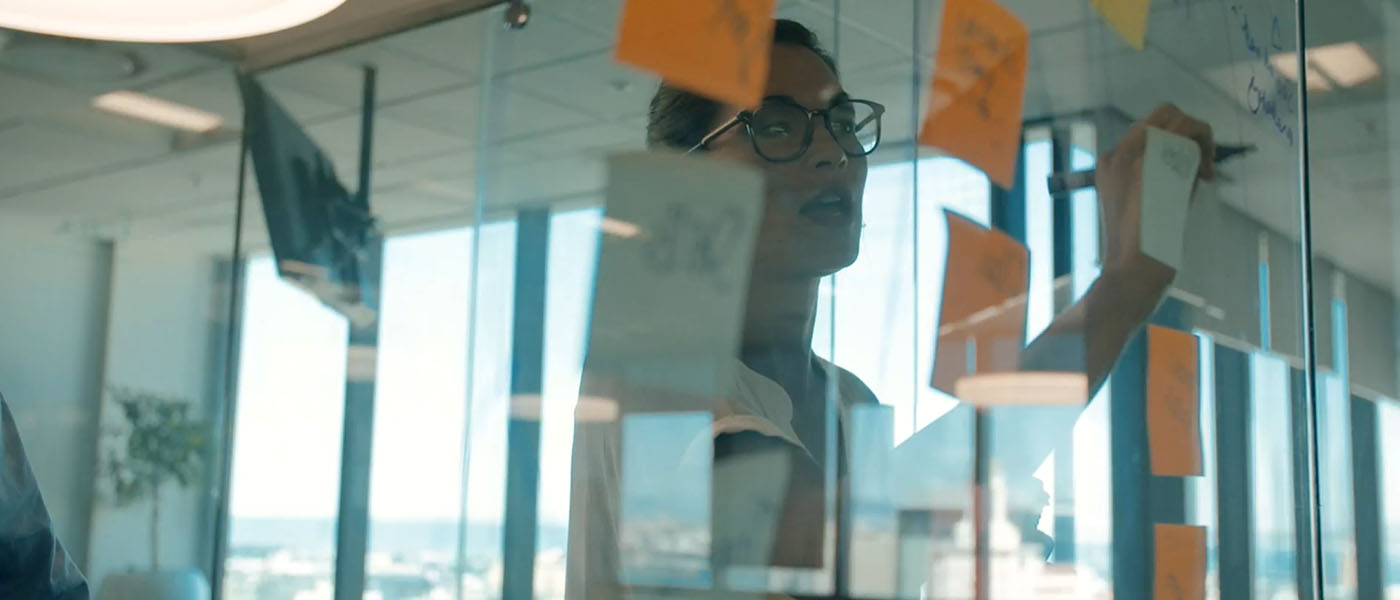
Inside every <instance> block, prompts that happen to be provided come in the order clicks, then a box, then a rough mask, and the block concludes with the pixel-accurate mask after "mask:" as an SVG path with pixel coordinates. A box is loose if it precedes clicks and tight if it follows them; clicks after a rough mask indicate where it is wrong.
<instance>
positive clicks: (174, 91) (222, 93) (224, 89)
mask: <svg viewBox="0 0 1400 600" xmlns="http://www.w3.org/2000/svg"><path fill="white" fill-rule="evenodd" d="M268 88H269V89H268V91H269V93H271V94H272V96H273V97H275V98H276V99H277V101H278V103H280V104H281V105H282V106H283V107H284V108H286V109H287V112H288V113H290V114H291V116H292V117H293V118H295V119H297V120H299V121H301V120H306V119H315V118H317V117H324V116H327V115H332V114H335V113H337V112H343V111H345V110H347V108H346V107H344V106H342V105H338V104H334V103H330V102H326V101H324V100H320V99H318V98H316V97H315V96H311V95H309V94H305V93H302V92H298V91H296V90H295V89H288V88H287V87H286V86H283V85H278V84H272V83H270V84H269V85H268ZM144 92H145V93H147V94H149V95H152V96H155V97H157V98H161V99H164V100H169V101H171V102H178V103H180V104H184V105H186V106H192V107H194V108H198V109H200V110H205V111H209V112H212V113H214V114H217V115H219V116H221V117H223V118H224V121H225V122H226V123H228V124H229V125H230V126H232V127H241V123H242V121H243V101H242V99H241V97H240V95H239V91H238V83H237V81H236V80H235V79H234V74H233V69H232V68H227V69H222V68H221V69H215V70H211V71H206V72H203V73H198V74H195V75H191V76H189V77H181V78H179V79H175V80H173V81H168V82H165V83H162V84H160V85H158V86H155V87H153V88H150V89H148V90H144Z"/></svg>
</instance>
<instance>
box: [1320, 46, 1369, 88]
mask: <svg viewBox="0 0 1400 600" xmlns="http://www.w3.org/2000/svg"><path fill="white" fill-rule="evenodd" d="M1308 65H1309V66H1313V67H1317V69H1318V70H1320V71H1322V72H1323V73H1324V74H1325V75H1327V78H1328V79H1331V80H1332V81H1335V82H1336V83H1337V85H1340V86H1342V87H1354V86H1357V85H1360V84H1362V83H1365V82H1367V81H1370V80H1372V79H1375V78H1376V77H1378V76H1379V75H1380V74H1381V68H1380V66H1379V65H1377V64H1376V61H1374V60H1372V59H1371V55H1369V54H1367V53H1366V49H1365V48H1362V47H1361V44H1358V43H1356V42H1345V43H1342V44H1332V45H1331V46H1322V47H1320V48H1313V49H1311V50H1308Z"/></svg>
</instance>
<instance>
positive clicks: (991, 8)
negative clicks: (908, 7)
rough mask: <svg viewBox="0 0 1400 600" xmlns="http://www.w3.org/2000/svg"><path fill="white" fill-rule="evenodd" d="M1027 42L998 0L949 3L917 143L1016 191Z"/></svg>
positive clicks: (1025, 34)
mask: <svg viewBox="0 0 1400 600" xmlns="http://www.w3.org/2000/svg"><path fill="white" fill-rule="evenodd" d="M1029 45H1030V34H1029V33H1028V32H1027V30H1026V26H1025V24H1023V23H1021V21H1020V19H1017V18H1016V16H1015V15H1013V14H1011V13H1010V12H1008V11H1007V10H1006V9H1004V8H1002V7H1001V6H999V5H997V3H996V2H994V1H993V0H947V3H946V4H944V8H943V29H942V33H941V34H940V37H939V40H938V54H937V55H936V56H935V63H934V67H933V69H934V71H933V89H932V91H931V92H930V95H929V104H928V113H927V114H926V115H925V116H924V125H923V128H922V129H921V130H920V131H919V143H922V144H926V145H929V146H935V147H938V148H942V149H943V150H944V151H947V152H949V153H951V154H953V155H954V156H957V157H958V158H961V159H963V160H966V161H967V162H969V163H972V164H973V165H974V166H976V167H978V168H980V169H982V170H983V171H984V172H986V173H987V177H990V178H991V179H992V181H995V182H996V183H997V184H998V185H1000V186H1002V187H1004V188H1009V187H1011V186H1012V184H1013V183H1014V181H1015V179H1016V176H1015V175H1016V156H1017V154H1018V153H1019V152H1020V146H1021V111H1022V109H1023V108H1024V104H1025V102H1024V101H1025V91H1026V56H1027V52H1028V46H1029Z"/></svg>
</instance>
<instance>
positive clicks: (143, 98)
mask: <svg viewBox="0 0 1400 600" xmlns="http://www.w3.org/2000/svg"><path fill="white" fill-rule="evenodd" d="M92 105H93V106H94V107H95V108H98V109H101V110H105V111H107V112H109V113H113V114H118V115H122V116H124V117H131V118H133V119H140V120H142V121H149V122H151V123H156V124H158V125H164V126H166V127H171V128H174V129H182V130H185V131H193V132H195V133H208V132H210V131H213V130H215V129H218V128H219V127H220V126H222V125H223V124H224V119H223V117H220V116H219V115H216V114H214V113H211V112H205V111H202V110H199V109H198V108H194V107H190V106H185V105H183V104H176V103H174V102H168V101H165V100H161V99H160V98H153V97H151V96H147V95H145V94H139V93H136V92H128V91H120V92H110V93H106V94H102V95H101V96H98V97H96V98H93V99H92Z"/></svg>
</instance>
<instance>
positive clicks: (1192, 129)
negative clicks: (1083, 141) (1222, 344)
mask: <svg viewBox="0 0 1400 600" xmlns="http://www.w3.org/2000/svg"><path fill="white" fill-rule="evenodd" d="M1148 127H1156V128H1158V129H1162V130H1165V131H1168V132H1171V133H1175V134H1177V135H1180V136H1183V137H1187V138H1191V139H1193V140H1195V141H1196V143H1197V144H1199V145H1200V147H1201V162H1200V165H1198V167H1197V171H1196V177H1197V179H1207V180H1208V179H1211V178H1214V177H1215V138H1214V136H1213V135H1212V133H1211V129H1210V125H1208V124H1206V123H1205V122H1204V121H1201V120H1198V119H1196V118H1194V117H1192V116H1191V115H1188V114H1186V113H1184V112H1181V109H1179V108H1177V107H1176V106H1174V105H1172V104H1163V105H1160V106H1158V107H1157V108H1156V109H1155V110H1153V111H1152V114H1150V115H1148V116H1147V118H1145V119H1143V120H1141V121H1138V122H1137V123H1134V124H1133V126H1132V128H1131V129H1129V130H1128V133H1127V135H1125V136H1123V140H1122V141H1121V142H1119V143H1118V146H1116V147H1115V148H1113V149H1112V150H1110V151H1109V152H1107V153H1106V154H1104V155H1103V156H1101V157H1100V158H1099V164H1098V170H1097V173H1096V174H1095V179H1096V181H1097V183H1098V191H1099V203H1100V205H1101V206H1102V210H1103V219H1104V222H1103V227H1104V232H1105V234H1106V236H1105V237H1106V239H1105V242H1106V244H1105V247H1104V256H1103V268H1104V272H1105V273H1106V274H1107V273H1117V274H1124V275H1127V274H1133V275H1137V276H1142V277H1145V278H1146V279H1148V280H1150V281H1164V282H1167V283H1169V282H1170V281H1171V279H1172V278H1173V277H1174V276H1175V275H1176V273H1175V271H1174V270H1173V269H1171V268H1170V267H1168V266H1167V265H1164V264H1162V263H1160V262H1158V261H1156V260H1153V259H1151V258H1150V257H1148V256H1147V255H1145V254H1143V253H1142V251H1141V247H1142V244H1141V240H1142V231H1141V226H1143V225H1146V226H1147V227H1152V226H1153V224H1152V223H1146V224H1143V223H1142V222H1141V219H1142V167H1143V154H1144V151H1145V150H1146V148H1147V128H1148ZM1192 191H1195V187H1194V186H1193V187H1192Z"/></svg>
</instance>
